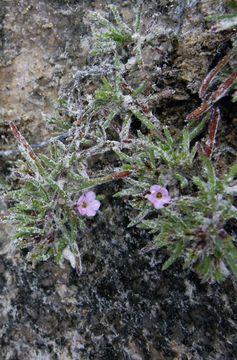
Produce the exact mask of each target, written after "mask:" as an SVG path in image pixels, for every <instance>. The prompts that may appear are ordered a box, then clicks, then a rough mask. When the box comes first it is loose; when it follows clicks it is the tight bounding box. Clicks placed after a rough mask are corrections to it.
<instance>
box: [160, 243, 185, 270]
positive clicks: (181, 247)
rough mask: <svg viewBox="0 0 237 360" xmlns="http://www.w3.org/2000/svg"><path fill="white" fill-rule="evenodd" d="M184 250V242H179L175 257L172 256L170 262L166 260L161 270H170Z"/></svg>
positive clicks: (174, 252)
mask: <svg viewBox="0 0 237 360" xmlns="http://www.w3.org/2000/svg"><path fill="white" fill-rule="evenodd" d="M182 250H183V244H182V242H179V243H178V244H177V245H176V246H175V248H174V251H173V255H172V256H170V258H169V259H168V260H166V262H165V263H164V265H163V266H162V269H161V270H166V269H168V268H169V267H170V266H171V265H172V264H173V263H174V262H175V261H176V260H177V259H178V258H179V257H180V255H181V254H182Z"/></svg>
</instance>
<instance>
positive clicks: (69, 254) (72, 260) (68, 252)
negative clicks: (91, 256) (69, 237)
mask: <svg viewBox="0 0 237 360" xmlns="http://www.w3.org/2000/svg"><path fill="white" fill-rule="evenodd" d="M62 254H63V257H64V259H66V260H68V261H69V262H70V264H71V267H72V268H73V269H75V268H76V257H75V255H74V254H73V253H72V252H71V250H69V248H68V247H66V248H65V249H64V250H63V253H62Z"/></svg>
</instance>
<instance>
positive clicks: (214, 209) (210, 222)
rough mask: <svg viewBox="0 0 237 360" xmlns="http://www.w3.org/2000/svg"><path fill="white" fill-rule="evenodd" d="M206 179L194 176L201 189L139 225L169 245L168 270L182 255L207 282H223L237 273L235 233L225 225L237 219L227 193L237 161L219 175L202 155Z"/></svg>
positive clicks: (159, 245)
mask: <svg viewBox="0 0 237 360" xmlns="http://www.w3.org/2000/svg"><path fill="white" fill-rule="evenodd" d="M202 161H203V167H204V169H205V172H206V176H205V178H202V177H201V176H195V177H193V179H192V182H193V185H196V187H197V189H198V191H197V193H196V194H194V195H189V196H179V197H178V198H177V199H175V200H174V201H173V202H172V204H171V206H169V207H167V208H163V209H162V210H161V211H160V212H161V215H160V216H158V218H157V219H156V218H154V219H152V220H143V221H142V222H141V223H140V224H139V225H138V226H139V227H140V228H142V229H146V230H148V231H150V232H151V233H152V234H156V233H157V235H155V236H154V243H155V245H156V247H157V248H162V247H164V248H166V249H167V253H168V254H169V258H168V260H167V261H166V262H165V263H164V265H163V270H165V269H167V268H168V267H169V266H170V265H171V264H172V263H173V262H174V261H176V260H177V259H178V258H182V259H183V262H184V267H185V268H193V269H194V270H195V271H196V272H198V273H199V274H200V276H201V278H202V280H203V281H217V282H220V281H222V280H223V278H224V277H225V276H226V275H227V273H228V270H227V268H228V269H229V270H231V271H232V272H233V274H234V275H235V276H236V275H237V263H236V260H237V249H236V246H235V239H234V236H232V235H230V234H228V233H227V232H226V230H225V224H226V222H227V221H228V220H230V219H232V218H237V212H236V208H235V207H234V206H233V201H232V199H231V198H230V197H229V196H228V194H227V192H226V191H227V189H228V187H229V184H230V183H231V181H232V179H233V176H234V174H235V175H236V174H237V166H236V164H235V165H234V166H233V167H232V168H231V170H230V172H229V174H228V175H227V176H226V177H225V178H224V179H222V180H221V179H219V178H217V177H216V174H215V171H214V168H213V165H212V164H211V162H210V160H209V159H208V158H207V157H204V156H203V157H202Z"/></svg>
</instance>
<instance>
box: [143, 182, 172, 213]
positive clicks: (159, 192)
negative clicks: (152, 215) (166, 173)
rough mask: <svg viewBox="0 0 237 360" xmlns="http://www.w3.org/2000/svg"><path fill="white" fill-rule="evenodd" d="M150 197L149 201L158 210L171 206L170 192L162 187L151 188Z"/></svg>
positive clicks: (153, 186) (148, 197)
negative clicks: (166, 205)
mask: <svg viewBox="0 0 237 360" xmlns="http://www.w3.org/2000/svg"><path fill="white" fill-rule="evenodd" d="M150 192H151V194H150V195H147V199H148V200H149V201H150V202H151V203H152V204H153V205H154V207H155V208H156V209H161V208H163V207H164V205H165V204H169V202H170V196H169V193H168V190H167V189H166V188H163V187H162V186H160V185H152V186H151V188H150Z"/></svg>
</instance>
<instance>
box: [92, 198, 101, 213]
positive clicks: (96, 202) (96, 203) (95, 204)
mask: <svg viewBox="0 0 237 360" xmlns="http://www.w3.org/2000/svg"><path fill="white" fill-rule="evenodd" d="M99 208H100V201H99V200H94V201H93V202H92V203H91V204H90V209H93V210H96V211H97V210H98V209H99Z"/></svg>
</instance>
